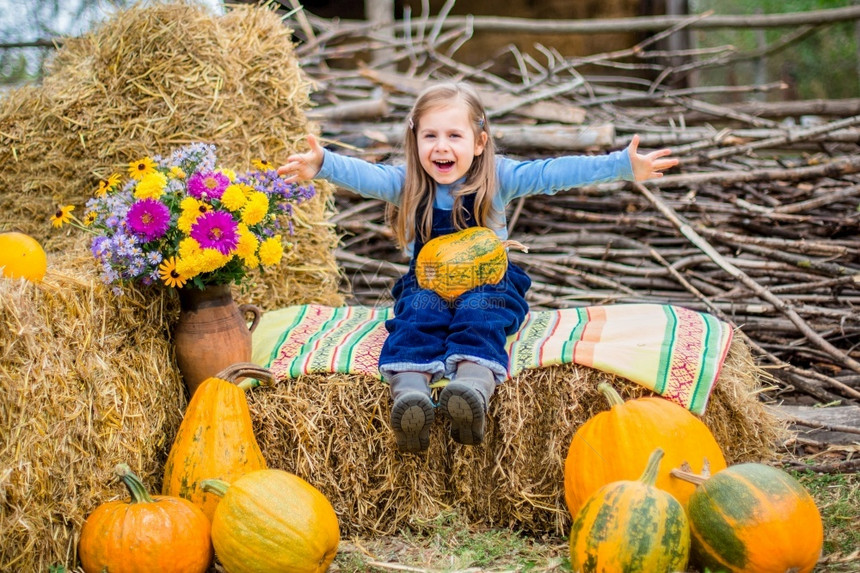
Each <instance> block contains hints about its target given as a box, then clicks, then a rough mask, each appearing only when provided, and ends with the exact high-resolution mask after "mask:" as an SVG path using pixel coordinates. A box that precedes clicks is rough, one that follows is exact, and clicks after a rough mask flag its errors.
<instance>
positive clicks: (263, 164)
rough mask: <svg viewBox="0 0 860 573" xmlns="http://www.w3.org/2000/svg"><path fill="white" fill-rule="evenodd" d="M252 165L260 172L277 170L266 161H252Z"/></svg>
mask: <svg viewBox="0 0 860 573" xmlns="http://www.w3.org/2000/svg"><path fill="white" fill-rule="evenodd" d="M251 165H253V166H254V167H256V168H257V169H259V170H260V171H270V170H272V169H274V168H275V166H274V165H272V164H271V163H270V162H268V161H266V160H265V159H252V160H251Z"/></svg>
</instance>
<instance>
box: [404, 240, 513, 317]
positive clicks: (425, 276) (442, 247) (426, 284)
mask: <svg viewBox="0 0 860 573" xmlns="http://www.w3.org/2000/svg"><path fill="white" fill-rule="evenodd" d="M509 247H515V248H518V249H521V250H527V249H526V248H525V247H524V246H523V245H521V244H520V243H518V242H516V241H510V240H508V241H502V240H500V239H499V237H498V235H496V233H494V232H493V230H492V229H488V228H487V227H469V228H468V229H463V230H461V231H457V232H456V233H451V234H448V235H442V236H440V237H436V238H435V239H431V240H429V241H427V243H426V244H425V245H424V246H423V247H422V248H421V251H420V252H419V253H418V256H417V257H416V258H415V277H416V278H417V279H418V286H420V287H421V288H424V289H429V290H432V291H435V292H436V293H437V294H438V295H439V296H441V297H442V298H444V299H445V300H447V301H450V302H453V301H454V300H455V299H456V298H457V297H458V296H460V295H461V294H463V293H464V292H466V291H469V290H472V289H473V288H476V287H479V286H482V285H494V284H498V283H499V281H501V280H502V278H503V277H504V276H505V272H506V271H507V270H508V253H507V249H508V248H509Z"/></svg>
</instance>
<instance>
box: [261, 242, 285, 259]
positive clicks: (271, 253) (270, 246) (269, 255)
mask: <svg viewBox="0 0 860 573" xmlns="http://www.w3.org/2000/svg"><path fill="white" fill-rule="evenodd" d="M282 256H284V246H283V245H282V244H281V236H280V235H275V236H274V237H269V238H268V239H266V240H265V241H263V244H261V245H260V262H261V263H263V264H264V265H266V266H271V265H277V264H278V263H280V262H281V257H282Z"/></svg>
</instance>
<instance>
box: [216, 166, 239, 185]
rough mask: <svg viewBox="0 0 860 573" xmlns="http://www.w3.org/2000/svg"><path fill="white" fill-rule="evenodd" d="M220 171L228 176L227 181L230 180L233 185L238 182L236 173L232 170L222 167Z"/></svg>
mask: <svg viewBox="0 0 860 573" xmlns="http://www.w3.org/2000/svg"><path fill="white" fill-rule="evenodd" d="M218 171H220V172H221V173H223V174H224V175H226V176H227V179H229V180H230V182H231V183H232V182H233V181H235V180H236V172H235V171H233V170H232V169H227V168H226V167H220V168H218Z"/></svg>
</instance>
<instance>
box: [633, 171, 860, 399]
mask: <svg viewBox="0 0 860 573" xmlns="http://www.w3.org/2000/svg"><path fill="white" fill-rule="evenodd" d="M633 185H634V186H635V187H636V189H638V190H639V192H640V193H642V194H643V195H644V196H645V197H646V198H647V199H648V200H649V201H650V202H651V203H652V204H653V205H654V206H655V207H656V208H657V209H658V210H659V211H660V212H661V213H663V215H665V216H666V218H667V219H669V220H670V221H672V223H673V224H674V225H675V226H676V227H677V228H678V230H679V231H680V232H681V234H682V235H684V236H685V237H687V238H688V239H689V240H690V242H691V243H693V244H694V245H696V246H697V247H699V248H700V249H701V250H702V252H704V253H705V254H707V255H708V256H709V257H711V260H713V261H714V262H715V263H716V264H718V265H719V266H720V268H722V269H723V270H725V271H726V272H727V273H729V274H730V275H731V276H732V277H734V278H736V279H738V280H739V281H740V282H742V283H743V284H744V285H745V286H746V287H747V288H749V289H750V290H751V291H753V292H754V293H755V294H756V296H758V297H759V298H761V299H763V300H766V301H767V302H769V303H771V304H772V305H774V307H776V308H777V309H779V310H780V312H782V313H783V314H784V315H785V316H786V317H787V318H788V319H789V320H791V322H793V323H794V324H795V326H797V328H798V330H800V331H801V332H802V333H803V334H804V336H806V337H807V338H808V339H809V341H810V342H811V343H812V344H814V345H815V346H817V347H819V348H820V349H822V350H823V351H825V352H826V353H828V355H830V356H831V357H832V358H833V359H834V360H836V361H837V362H839V363H840V364H842V365H844V366H845V367H847V368H850V369H851V370H854V371H855V372H860V362H857V361H856V360H854V359H853V358H851V357H850V356H848V355H847V354H845V353H843V352H842V351H841V350H839V349H838V348H836V347H835V346H833V345H832V344H830V343H829V342H827V341H826V340H825V339H824V338H822V337H821V336H820V335H819V334H818V333H817V332H815V331H814V330H813V329H811V328H810V327H809V325H808V324H807V323H806V321H804V320H803V319H802V318H801V317H800V316H799V315H798V314H797V312H795V310H794V309H793V308H791V306H790V305H789V304H787V303H786V302H784V301H783V300H782V299H780V298H779V297H777V296H775V295H774V294H772V293H771V292H770V291H768V290H767V289H766V288H764V287H762V286H761V285H759V284H758V283H757V282H755V281H754V280H752V279H751V278H750V277H749V276H747V275H746V274H745V273H744V272H743V271H741V270H740V269H739V268H737V267H736V266H734V265H733V264H731V263H729V262H728V261H727V260H725V258H724V257H723V256H722V255H720V254H719V253H718V252H717V251H716V249H714V248H713V247H712V246H711V245H710V243H708V242H707V241H705V239H704V238H703V237H702V236H701V235H699V234H698V233H696V232H695V231H694V230H693V228H692V227H691V226H690V224H689V223H687V222H686V221H684V220H683V219H682V218H681V217H679V216H678V214H677V213H675V212H674V210H673V209H671V208H670V207H669V206H667V205H666V204H665V203H664V202H663V201H662V200H660V198H658V197H657V196H656V195H655V194H653V193H652V192H651V191H649V190H648V189H647V188H646V187H645V186H644V185H642V184H641V183H634V184H633ZM857 394H858V397H860V393H857Z"/></svg>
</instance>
